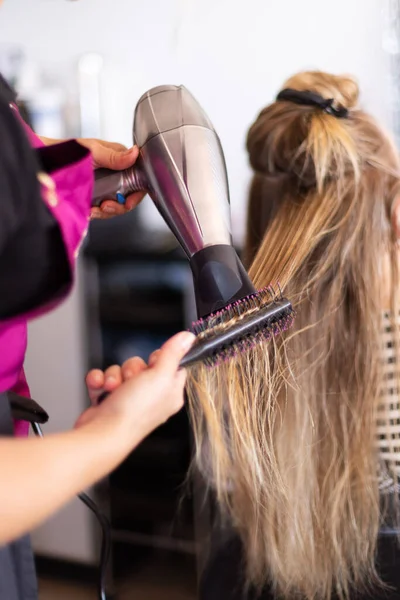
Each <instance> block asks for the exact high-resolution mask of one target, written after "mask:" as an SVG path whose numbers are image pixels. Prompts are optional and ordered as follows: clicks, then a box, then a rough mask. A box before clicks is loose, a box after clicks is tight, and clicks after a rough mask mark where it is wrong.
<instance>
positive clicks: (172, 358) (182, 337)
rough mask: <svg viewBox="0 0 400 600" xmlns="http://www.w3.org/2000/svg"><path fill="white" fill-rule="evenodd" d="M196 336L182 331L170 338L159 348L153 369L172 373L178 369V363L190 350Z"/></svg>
mask: <svg viewBox="0 0 400 600" xmlns="http://www.w3.org/2000/svg"><path fill="white" fill-rule="evenodd" d="M195 339H196V336H195V335H194V334H193V333H189V332H188V331H182V332H181V333H178V334H177V335H174V337H172V338H170V339H169V340H168V341H167V342H165V344H164V345H163V346H162V347H161V349H160V350H159V352H158V354H157V356H156V358H155V362H154V369H156V370H157V371H160V372H161V371H163V372H164V373H170V374H173V373H174V372H175V371H177V370H178V369H179V363H180V361H181V359H182V358H183V357H184V356H185V354H186V353H187V352H188V351H189V350H190V348H191V347H192V345H193V342H194V340H195Z"/></svg>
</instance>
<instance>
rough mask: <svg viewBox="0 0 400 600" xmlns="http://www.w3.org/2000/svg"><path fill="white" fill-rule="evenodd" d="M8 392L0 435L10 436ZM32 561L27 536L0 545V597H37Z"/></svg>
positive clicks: (1, 398) (2, 397)
mask: <svg viewBox="0 0 400 600" xmlns="http://www.w3.org/2000/svg"><path fill="white" fill-rule="evenodd" d="M13 435H14V425H13V421H12V418H11V411H10V405H9V401H8V398H7V394H0V436H1V437H2V436H13ZM37 598H38V590H37V581H36V573H35V563H34V559H33V553H32V549H31V544H30V540H29V537H28V536H25V537H23V538H21V539H20V540H17V541H15V542H13V543H11V544H8V545H7V546H0V600H37Z"/></svg>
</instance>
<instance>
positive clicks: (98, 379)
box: [86, 369, 104, 405]
mask: <svg viewBox="0 0 400 600" xmlns="http://www.w3.org/2000/svg"><path fill="white" fill-rule="evenodd" d="M103 386H104V373H103V371H100V369H93V370H92V371H89V373H88V374H87V375H86V387H87V391H88V396H89V399H90V402H91V404H93V405H95V404H97V400H98V398H99V397H100V396H101V394H102V393H103V390H104V388H103Z"/></svg>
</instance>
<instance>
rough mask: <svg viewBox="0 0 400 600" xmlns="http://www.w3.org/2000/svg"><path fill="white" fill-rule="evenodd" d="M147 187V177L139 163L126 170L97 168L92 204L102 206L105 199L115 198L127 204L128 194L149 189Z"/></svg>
mask: <svg viewBox="0 0 400 600" xmlns="http://www.w3.org/2000/svg"><path fill="white" fill-rule="evenodd" d="M147 188H148V186H147V182H146V178H145V176H144V174H143V173H142V171H141V170H140V168H139V166H138V165H134V166H133V167H130V168H129V169H126V170H124V171H113V170H111V169H96V171H95V172H94V190H93V200H92V206H100V204H101V203H102V202H104V200H115V201H116V202H119V203H120V204H125V198H126V196H129V194H133V193H134V192H141V191H147Z"/></svg>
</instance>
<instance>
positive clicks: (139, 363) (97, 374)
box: [86, 356, 147, 406]
mask: <svg viewBox="0 0 400 600" xmlns="http://www.w3.org/2000/svg"><path fill="white" fill-rule="evenodd" d="M145 369H147V365H146V363H145V362H144V360H143V359H142V358H139V356H134V357H133V358H129V359H128V360H127V361H125V362H124V364H123V365H122V367H120V366H119V365H113V366H112V367H108V369H106V370H105V371H102V370H101V369H92V370H91V371H89V373H88V374H87V375H86V387H87V391H88V395H89V398H90V402H91V404H92V405H93V406H95V405H96V404H97V401H98V399H99V398H100V396H102V395H103V394H104V393H105V392H108V393H109V394H110V393H111V392H114V390H116V389H117V388H119V386H120V385H121V384H122V383H123V382H124V381H128V379H132V377H135V376H136V375H138V374H139V373H141V372H142V371H144V370H145Z"/></svg>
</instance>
